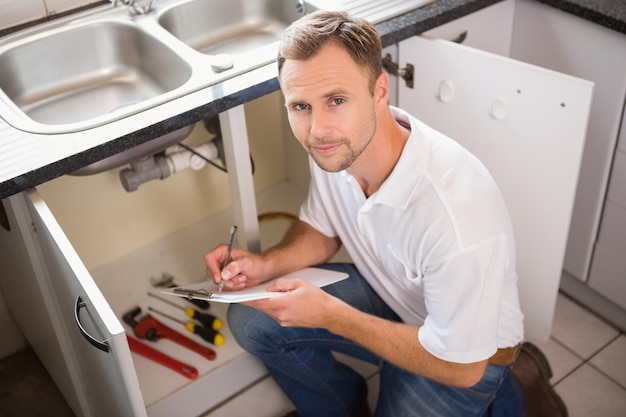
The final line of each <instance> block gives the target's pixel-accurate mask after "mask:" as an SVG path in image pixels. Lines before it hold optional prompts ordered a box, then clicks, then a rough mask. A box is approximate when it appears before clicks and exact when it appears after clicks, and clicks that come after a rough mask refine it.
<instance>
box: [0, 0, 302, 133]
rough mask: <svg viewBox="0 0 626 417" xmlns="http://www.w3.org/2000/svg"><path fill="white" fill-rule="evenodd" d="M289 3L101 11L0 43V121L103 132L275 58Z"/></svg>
mask: <svg viewBox="0 0 626 417" xmlns="http://www.w3.org/2000/svg"><path fill="white" fill-rule="evenodd" d="M297 5H298V2H297V1H295V0H292V1H286V0H228V1H224V0H219V1H218V0H187V1H165V2H164V1H160V2H159V1H157V2H156V8H155V9H154V10H153V11H152V12H150V13H147V14H144V15H132V14H131V13H130V12H129V9H128V8H127V7H125V6H121V5H120V6H117V7H112V6H106V7H105V8H101V9H98V10H94V11H91V12H88V13H85V14H79V15H75V16H72V17H69V18H64V19H59V20H58V21H55V22H53V23H50V24H44V25H38V26H37V27H35V28H33V29H31V30H25V31H22V32H19V33H16V34H14V35H10V36H7V37H5V38H3V39H0V116H1V117H2V118H3V119H5V120H6V121H7V122H8V123H9V124H11V125H12V126H14V127H15V128H18V129H20V130H23V131H27V132H32V133H44V134H54V133H66V132H76V131H81V130H85V129H89V128H93V127H96V126H100V125H103V124H106V123H110V122H112V121H115V120H118V119H120V118H123V117H125V116H128V115H131V114H134V113H137V112H140V111H142V110H145V109H148V108H151V107H154V106H156V105H159V104H161V103H164V102H166V101H170V100H173V99H175V98H177V97H180V96H182V95H185V94H188V93H190V92H193V91H196V90H198V89H201V88H204V87H207V86H209V85H212V84H215V83H217V82H220V81H222V80H224V79H226V78H231V77H234V76H236V75H237V74H239V73H242V72H246V71H250V70H251V69H253V68H255V67H258V66H261V65H265V64H267V63H269V62H272V61H274V60H275V58H276V53H277V47H278V40H279V39H280V36H281V34H282V32H283V30H284V29H285V28H286V27H287V26H288V25H289V24H290V23H291V22H293V21H294V20H296V19H298V18H299V17H300V16H301V14H300V12H299V11H298V9H297Z"/></svg>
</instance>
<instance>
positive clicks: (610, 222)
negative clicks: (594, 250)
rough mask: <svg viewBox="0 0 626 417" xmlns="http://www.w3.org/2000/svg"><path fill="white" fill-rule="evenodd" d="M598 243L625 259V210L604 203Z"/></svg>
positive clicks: (615, 205)
mask: <svg viewBox="0 0 626 417" xmlns="http://www.w3.org/2000/svg"><path fill="white" fill-rule="evenodd" d="M598 243H600V244H602V245H603V246H605V247H607V248H610V249H611V250H612V251H613V252H614V253H616V254H619V255H620V256H622V258H623V259H626V208H623V207H620V206H618V205H617V204H615V203H613V202H612V201H607V202H606V203H605V205H604V213H603V215H602V224H601V225H600V234H599V235H598Z"/></svg>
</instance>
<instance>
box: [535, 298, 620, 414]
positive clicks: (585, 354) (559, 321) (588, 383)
mask: <svg viewBox="0 0 626 417" xmlns="http://www.w3.org/2000/svg"><path fill="white" fill-rule="evenodd" d="M536 344H537V346H539V347H540V348H541V349H542V350H543V351H544V353H545V354H546V356H547V357H548V359H549V361H550V365H551V366H552V371H553V374H554V375H553V377H552V380H551V382H552V384H553V385H554V386H555V389H556V391H557V392H558V393H559V395H561V397H562V398H563V400H564V401H565V404H566V405H567V408H568V410H569V414H570V417H624V416H626V334H624V333H620V332H619V331H618V330H616V329H615V328H614V327H612V326H610V325H609V324H607V323H605V322H604V321H602V320H600V319H598V318H597V317H596V316H595V315H593V314H591V313H589V312H588V311H587V310H586V309H584V308H583V307H581V306H579V305H578V304H576V303H575V302H573V301H572V300H570V299H569V298H567V297H566V296H563V295H559V298H558V302H557V308H556V315H555V320H554V326H553V328H552V337H551V338H550V340H549V341H548V343H546V344H540V343H536Z"/></svg>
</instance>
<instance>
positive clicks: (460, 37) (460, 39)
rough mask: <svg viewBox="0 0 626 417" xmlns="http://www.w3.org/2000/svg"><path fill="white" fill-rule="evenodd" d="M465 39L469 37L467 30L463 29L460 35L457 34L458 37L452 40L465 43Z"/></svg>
mask: <svg viewBox="0 0 626 417" xmlns="http://www.w3.org/2000/svg"><path fill="white" fill-rule="evenodd" d="M465 39H467V31H466V30H465V31H463V32H461V33H460V34H459V36H457V37H456V38H454V39H452V42H454V43H463V42H465Z"/></svg>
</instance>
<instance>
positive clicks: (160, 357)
mask: <svg viewBox="0 0 626 417" xmlns="http://www.w3.org/2000/svg"><path fill="white" fill-rule="evenodd" d="M126 338H127V339H128V346H129V347H130V350H131V352H135V353H137V354H138V355H141V356H143V357H146V358H148V359H151V360H153V361H155V362H156V363H159V364H161V365H163V366H165V367H167V368H170V369H171V370H173V371H175V372H178V373H179V374H181V375H182V376H184V377H185V378H189V379H196V378H197V377H198V370H197V369H196V368H194V367H193V366H191V365H187V364H186V363H184V362H181V361H179V360H176V359H174V358H172V357H171V356H168V355H166V354H165V353H163V352H159V351H158V350H156V349H154V348H153V347H151V346H148V345H146V344H145V343H142V342H140V341H139V340H137V339H135V338H133V337H130V336H128V335H126Z"/></svg>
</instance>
